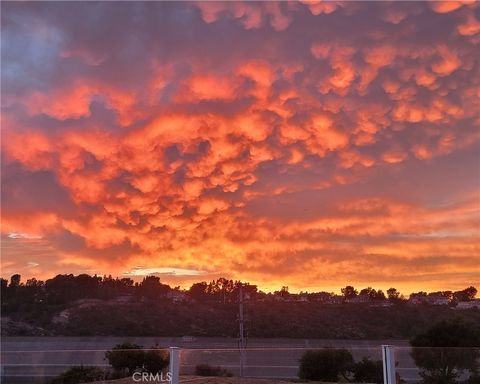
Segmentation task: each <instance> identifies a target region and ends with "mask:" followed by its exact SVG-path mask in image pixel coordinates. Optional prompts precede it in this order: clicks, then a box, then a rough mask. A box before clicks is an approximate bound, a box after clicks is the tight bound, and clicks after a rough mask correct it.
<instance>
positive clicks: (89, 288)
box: [1, 274, 477, 313]
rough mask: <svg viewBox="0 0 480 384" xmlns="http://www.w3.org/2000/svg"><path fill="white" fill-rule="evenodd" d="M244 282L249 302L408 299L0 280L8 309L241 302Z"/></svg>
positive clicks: (224, 285)
mask: <svg viewBox="0 0 480 384" xmlns="http://www.w3.org/2000/svg"><path fill="white" fill-rule="evenodd" d="M240 286H241V287H242V290H243V297H244V299H245V300H250V301H269V300H274V301H304V302H305V301H306V302H322V303H328V304H341V303H355V302H373V303H374V302H385V301H388V302H390V303H399V302H404V301H406V299H405V297H404V296H403V295H402V294H401V293H400V292H399V291H398V290H397V289H395V288H390V289H388V290H387V292H386V294H385V293H384V292H383V291H382V290H375V289H374V288H371V287H367V288H364V289H361V290H360V291H358V290H357V289H355V288H354V287H353V286H350V285H347V286H346V287H345V288H342V289H341V295H336V294H334V293H330V292H312V293H307V292H300V293H298V294H293V293H290V292H289V291H288V287H282V288H281V289H280V290H279V291H276V292H273V293H265V292H262V291H259V290H258V289H257V286H256V285H252V284H249V283H241V282H240V281H234V280H229V279H225V278H220V279H217V280H214V281H211V282H210V283H207V282H205V281H203V282H199V283H194V284H193V285H192V286H191V287H190V288H189V289H188V290H181V289H180V288H179V287H170V286H169V285H167V284H163V283H162V282H161V281H160V278H159V277H157V276H147V277H145V278H143V280H142V281H141V282H134V281H133V280H132V279H131V278H128V277H124V278H118V277H117V278H113V277H112V276H103V277H101V276H97V275H95V276H90V275H87V274H81V275H78V276H74V275H73V274H68V275H57V276H55V277H54V278H52V279H48V280H46V281H45V282H44V281H40V280H37V279H35V278H32V279H29V280H27V281H26V282H25V283H23V282H22V281H21V276H20V275H19V274H15V275H13V276H12V277H11V278H10V282H8V281H7V280H6V279H3V278H2V279H1V300H2V310H3V311H4V313H8V312H12V311H15V310H17V309H19V307H22V306H25V305H40V304H47V305H65V304H69V303H72V302H74V301H76V300H80V299H100V300H111V299H120V300H121V299H124V300H128V301H134V302H141V301H145V300H155V299H159V298H168V299H171V301H174V302H185V301H197V302H205V303H208V302H216V303H233V302H237V301H238V298H239V288H240ZM476 294H477V290H476V288H475V287H472V286H471V287H468V288H466V289H464V290H460V291H455V292H454V291H437V292H430V293H427V292H417V293H412V294H411V295H410V298H420V299H421V298H422V297H425V298H428V297H430V298H443V299H446V300H448V301H449V302H451V303H455V302H462V301H470V300H473V299H474V298H475V296H476Z"/></svg>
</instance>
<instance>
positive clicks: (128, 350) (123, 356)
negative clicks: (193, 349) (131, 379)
mask: <svg viewBox="0 0 480 384" xmlns="http://www.w3.org/2000/svg"><path fill="white" fill-rule="evenodd" d="M105 357H106V358H107V360H108V362H109V364H110V365H111V366H112V368H113V369H114V370H115V371H116V372H120V373H123V374H124V375H125V376H126V375H127V374H132V373H133V372H134V371H135V370H136V369H144V370H145V371H147V372H149V373H160V372H162V371H163V370H164V369H165V368H166V367H167V366H168V363H169V355H168V352H167V351H165V350H164V349H159V348H152V349H150V350H147V351H145V350H143V347H142V346H141V345H137V344H131V343H124V344H118V345H116V346H115V347H114V348H113V349H112V350H111V351H108V352H107V353H106V354H105Z"/></svg>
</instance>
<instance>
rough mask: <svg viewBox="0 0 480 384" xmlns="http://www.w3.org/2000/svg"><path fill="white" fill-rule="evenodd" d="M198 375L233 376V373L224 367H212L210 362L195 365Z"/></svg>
mask: <svg viewBox="0 0 480 384" xmlns="http://www.w3.org/2000/svg"><path fill="white" fill-rule="evenodd" d="M195 374H196V375H197V376H221V377H232V376H233V374H232V373H231V372H229V371H227V370H226V369H224V368H222V367H212V366H211V365H208V364H199V365H197V366H196V367H195Z"/></svg>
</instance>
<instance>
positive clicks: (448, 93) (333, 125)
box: [1, 1, 480, 294]
mask: <svg viewBox="0 0 480 384" xmlns="http://www.w3.org/2000/svg"><path fill="white" fill-rule="evenodd" d="M1 7H2V73H1V75H2V121H1V123H2V124H1V125H2V143H1V151H2V152H1V156H2V216H1V221H2V223H1V224H2V228H1V231H2V249H1V250H2V258H1V259H2V260H1V274H2V277H9V276H10V275H11V274H13V273H20V274H21V275H22V277H23V280H25V279H26V278H29V277H33V276H34V277H37V278H42V279H45V278H49V277H53V276H54V275H56V274H59V273H74V274H80V273H89V274H94V273H97V274H100V275H104V274H106V275H109V274H111V275H113V276H143V275H142V273H144V274H149V273H148V272H150V273H160V274H161V276H162V281H164V282H166V283H168V284H171V285H177V284H178V285H181V286H182V287H188V285H189V284H191V283H192V282H197V281H201V280H206V281H209V280H212V279H215V278H218V277H226V278H231V279H238V280H243V281H249V282H251V283H253V284H257V285H258V286H259V288H260V289H264V290H276V289H279V288H280V287H281V286H283V285H286V286H289V287H290V288H291V290H292V291H300V290H309V291H312V290H317V291H320V290H327V291H336V292H337V291H338V290H339V288H340V287H342V286H345V285H346V284H350V285H354V286H355V287H356V288H364V287H367V286H372V287H374V288H380V289H383V290H386V289H388V288H390V287H392V286H393V287H395V288H397V289H399V290H400V291H401V292H402V293H404V294H408V293H410V292H412V291H419V290H440V289H442V290H459V289H463V288H466V287H468V286H470V285H477V286H478V285H479V282H480V263H479V255H480V245H479V244H480V188H479V187H480V148H479V143H480V129H479V125H480V113H479V111H480V71H479V69H480V63H479V58H478V46H479V44H480V21H479V20H478V12H479V9H480V3H478V2H472V1H460V2H451V1H447V2H424V3H420V2H415V3H410V2H398V3H383V2H377V3H370V2H367V3H358V2H355V3H348V2H347V3H343V2H322V1H308V2H264V3H261V2H259V3H252V2H246V3H243V2H194V3H187V2H183V3H155V2H146V3H128V2H124V3H108V2H100V3H84V4H82V3H67V2H60V3H2V4H1ZM152 271H153V272H152Z"/></svg>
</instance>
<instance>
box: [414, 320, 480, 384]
mask: <svg viewBox="0 0 480 384" xmlns="http://www.w3.org/2000/svg"><path fill="white" fill-rule="evenodd" d="M410 343H411V345H412V347H413V348H412V352H411V355H412V357H413V359H414V361H415V364H416V365H417V366H418V367H419V368H422V369H423V371H422V372H421V373H420V375H421V376H422V378H423V381H424V383H425V384H451V383H455V382H456V381H457V379H458V377H459V376H460V375H461V374H462V372H464V371H470V373H471V375H472V380H475V374H476V372H477V370H478V366H479V364H478V360H479V358H480V348H479V347H480V330H479V327H478V325H477V324H474V323H469V322H466V321H463V320H461V319H454V320H450V321H441V322H439V323H437V324H434V325H433V326H431V327H430V328H429V329H427V330H426V331H425V332H423V333H421V334H419V335H418V336H417V337H415V338H414V339H413V340H411V342H410Z"/></svg>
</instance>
